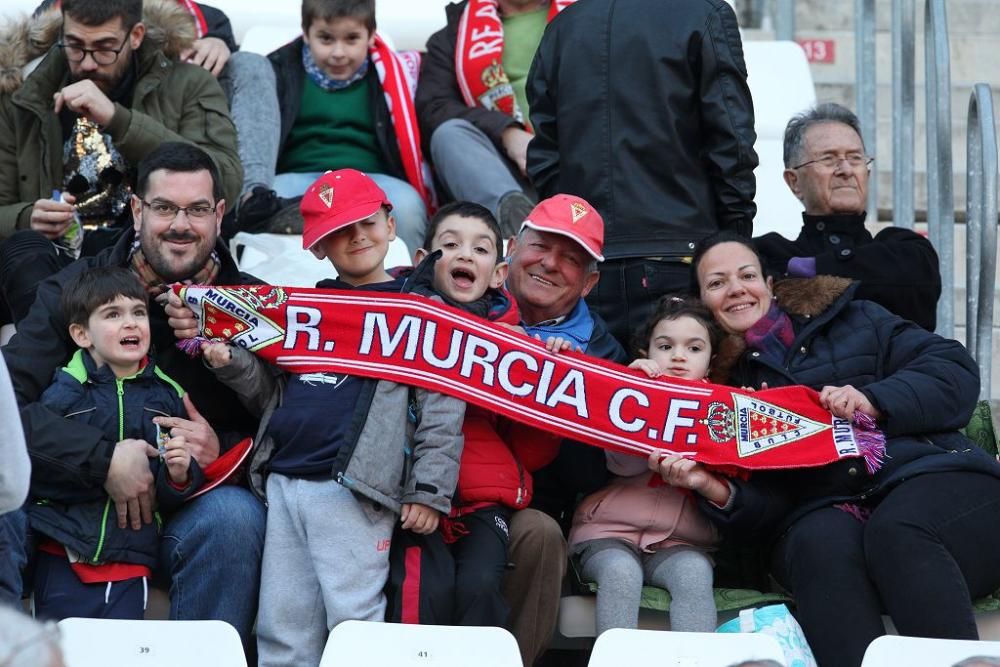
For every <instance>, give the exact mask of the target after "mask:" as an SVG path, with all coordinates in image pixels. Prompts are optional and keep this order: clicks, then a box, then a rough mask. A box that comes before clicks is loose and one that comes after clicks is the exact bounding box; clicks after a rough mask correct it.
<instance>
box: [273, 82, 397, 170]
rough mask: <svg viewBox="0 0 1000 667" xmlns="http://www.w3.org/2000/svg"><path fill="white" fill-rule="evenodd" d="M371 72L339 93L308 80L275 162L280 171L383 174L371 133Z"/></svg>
mask: <svg viewBox="0 0 1000 667" xmlns="http://www.w3.org/2000/svg"><path fill="white" fill-rule="evenodd" d="M373 76H374V73H373V72H369V74H368V76H366V77H365V78H364V79H362V80H361V81H357V82H355V83H352V84H351V85H350V86H347V87H346V88H343V89H341V90H323V89H322V88H320V87H319V86H317V85H316V84H315V83H313V81H312V80H311V79H310V78H309V77H308V76H307V77H306V78H305V82H304V85H303V86H302V103H301V105H300V106H299V115H298V116H297V117H296V118H295V124H294V125H293V126H292V129H291V131H290V132H289V133H288V139H287V140H286V142H285V150H284V151H283V152H282V154H281V156H280V157H279V158H278V173H287V172H299V173H308V172H322V171H326V170H328V169H345V168H350V169H357V170H358V171H363V172H365V173H385V172H386V167H385V162H384V161H383V160H382V154H381V151H380V150H379V145H378V138H377V137H376V135H375V120H374V109H373V108H372V94H373V91H372V89H371V87H372V86H373V85H374V79H373Z"/></svg>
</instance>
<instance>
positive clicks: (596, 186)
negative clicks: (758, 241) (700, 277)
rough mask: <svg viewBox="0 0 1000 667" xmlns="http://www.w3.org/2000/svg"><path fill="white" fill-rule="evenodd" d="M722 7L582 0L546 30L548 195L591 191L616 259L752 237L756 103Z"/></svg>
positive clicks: (537, 105)
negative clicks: (723, 235) (717, 238)
mask: <svg viewBox="0 0 1000 667" xmlns="http://www.w3.org/2000/svg"><path fill="white" fill-rule="evenodd" d="M746 76H747V75H746V65H745V64H744V62H743V46H742V43H741V42H740V33H739V28H738V26H737V24H736V15H735V14H734V13H733V10H732V9H731V8H730V7H729V5H728V4H726V3H725V2H724V1H723V0H605V1H604V2H578V3H576V4H574V5H572V6H570V7H568V8H567V9H565V10H563V11H562V12H561V13H560V14H559V16H557V17H556V18H555V19H554V20H553V21H552V23H550V24H549V27H548V29H547V30H546V31H545V35H544V37H542V42H541V44H540V45H539V47H538V51H537V53H536V54H535V60H534V63H533V64H532V66H531V72H530V74H529V76H528V86H527V96H528V104H529V106H530V112H531V124H532V126H533V127H534V129H535V138H534V139H533V140H532V142H531V143H530V144H529V146H528V175H529V176H530V178H531V181H532V183H533V184H534V185H535V187H536V188H537V189H538V192H539V194H540V195H541V196H542V197H549V196H552V195H553V194H556V193H559V192H563V193H568V194H575V195H578V196H581V197H585V198H586V199H587V201H589V202H590V203H591V204H593V205H594V207H595V208H597V210H598V211H599V212H600V214H601V216H602V217H603V218H604V254H605V256H606V257H608V258H609V259H620V258H624V257H665V258H668V259H670V258H674V259H677V258H680V257H689V256H690V255H691V252H692V249H693V247H694V243H695V242H697V241H698V240H700V239H701V238H703V237H705V236H708V235H709V234H711V233H712V232H715V231H717V230H718V229H729V230H732V231H735V232H737V233H740V234H743V235H744V236H748V237H749V236H750V233H751V228H752V223H753V217H754V214H755V212H756V206H755V205H754V203H753V198H754V193H755V191H756V181H755V180H754V175H753V169H754V167H756V166H757V154H756V153H755V152H754V149H753V145H754V141H755V140H756V134H755V132H754V117H753V102H752V101H751V99H750V89H749V88H747V82H746Z"/></svg>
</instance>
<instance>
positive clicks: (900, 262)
mask: <svg viewBox="0 0 1000 667" xmlns="http://www.w3.org/2000/svg"><path fill="white" fill-rule="evenodd" d="M754 243H755V244H756V245H757V249H758V250H759V251H760V254H761V256H762V257H763V259H764V263H765V264H766V265H767V270H768V271H769V272H770V273H771V275H772V276H774V278H775V280H778V279H780V278H781V277H783V276H784V275H785V272H786V270H787V268H788V260H790V259H791V258H793V257H815V258H816V274H817V275H827V276H840V277H842V278H850V279H851V280H857V281H859V282H860V283H861V284H860V285H859V286H858V290H857V292H856V293H855V298H857V299H867V300H869V301H874V302H875V303H877V304H879V305H881V306H884V307H885V308H886V309H887V310H889V311H890V312H893V313H895V314H896V315H899V316H900V317H902V318H903V319H904V320H911V321H913V322H916V323H917V324H919V325H920V326H922V327H923V328H925V329H927V330H928V331H934V326H935V324H936V323H937V302H938V298H939V297H940V296H941V272H940V270H939V268H938V256H937V253H936V252H935V251H934V246H933V245H931V242H930V241H928V240H927V239H926V238H925V237H923V236H921V235H920V234H918V233H916V232H914V231H913V230H910V229H903V228H902V227H886V228H885V229H883V230H881V231H880V232H879V233H878V234H876V235H875V237H874V238H873V237H872V235H871V233H870V232H869V231H868V230H867V229H866V228H865V214H864V213H861V214H859V215H807V214H805V213H803V214H802V229H801V231H799V237H798V238H797V239H795V240H794V241H792V240H790V239H786V238H785V237H784V236H782V235H781V234H778V233H776V232H772V233H770V234H765V235H764V236H760V237H757V238H755V239H754Z"/></svg>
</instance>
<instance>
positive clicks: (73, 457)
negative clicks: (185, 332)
mask: <svg viewBox="0 0 1000 667" xmlns="http://www.w3.org/2000/svg"><path fill="white" fill-rule="evenodd" d="M132 241H133V232H132V231H131V230H129V231H128V232H126V233H125V234H123V235H122V238H121V239H119V242H118V243H117V245H115V246H114V247H111V248H107V249H106V250H104V251H102V252H101V253H99V254H98V255H96V256H94V257H87V258H84V259H79V260H77V261H76V262H73V263H72V264H70V265H69V266H67V267H66V268H65V269H63V270H62V271H60V272H59V273H57V274H56V275H54V276H52V277H51V278H47V279H46V280H45V281H44V282H42V283H41V284H40V285H39V286H38V295H37V297H36V300H35V303H34V304H33V305H32V307H31V311H30V312H29V313H28V316H27V317H26V318H25V319H23V320H22V321H21V322H20V323H18V328H17V334H15V336H14V338H12V339H11V341H10V343H9V344H8V345H7V346H5V347H4V348H3V355H4V360H5V361H6V362H7V366H8V368H9V369H10V376H11V381H12V382H13V385H14V393H15V395H16V396H17V401H18V404H19V405H20V406H21V421H22V422H23V425H24V434H25V440H26V441H27V443H28V452H29V454H30V455H31V462H32V494H33V495H36V496H42V497H46V498H57V499H59V500H62V501H63V502H80V501H87V500H92V499H93V498H94V497H95V495H101V494H104V490H103V488H102V487H103V485H104V482H105V479H106V478H107V474H108V466H109V465H110V463H111V455H112V453H113V452H114V448H115V442H114V441H113V440H110V439H108V438H107V437H105V435H104V433H103V431H102V430H101V429H98V428H94V427H92V426H88V425H86V424H81V423H80V422H77V421H72V420H69V419H64V418H63V417H61V416H59V415H57V414H55V413H54V412H52V411H51V410H49V409H48V408H47V407H45V406H44V405H42V404H41V403H39V402H38V399H39V398H40V397H41V395H42V392H43V391H44V390H45V389H46V387H48V385H49V383H50V382H51V381H52V376H53V374H54V373H55V371H56V369H58V368H59V367H61V366H63V365H64V364H65V363H66V362H67V361H68V360H69V358H70V357H71V356H72V355H73V353H74V352H75V351H76V349H77V348H76V345H74V343H73V341H72V340H71V339H70V337H69V329H68V326H69V325H68V323H67V322H66V320H65V318H64V317H63V315H62V310H61V308H60V299H61V297H62V291H63V286H64V285H65V284H66V283H67V282H68V281H69V280H70V279H71V278H73V277H75V276H77V275H78V274H80V273H82V272H83V271H86V270H87V269H89V268H91V267H95V266H128V265H129V251H130V249H131V246H132ZM216 250H217V252H218V254H219V259H220V261H221V263H222V266H221V269H220V272H219V275H218V277H217V278H216V281H215V284H217V285H239V284H251V283H259V282H260V281H259V280H257V279H255V278H253V277H252V276H249V275H247V274H244V273H241V272H240V271H239V269H238V268H237V267H236V263H235V262H234V261H233V258H232V257H231V256H230V255H229V253H228V251H227V250H226V248H225V247H224V246H223V245H222V244H221V243H220V244H219V245H218V246H217V248H216ZM149 326H150V337H151V342H152V348H153V349H154V351H155V354H156V358H157V364H158V366H159V367H160V368H162V369H163V371H164V372H166V373H167V374H168V375H169V376H170V377H171V378H173V379H174V380H175V381H176V382H177V383H178V384H180V386H182V387H184V388H185V389H186V390H187V391H188V392H190V397H191V400H192V401H193V402H194V405H195V407H196V408H197V409H198V411H199V412H200V413H201V414H202V415H203V416H204V417H205V418H206V419H207V420H208V422H209V424H211V425H212V427H213V428H214V429H215V432H216V433H217V434H218V435H219V442H220V446H221V449H222V450H226V449H228V448H229V447H230V446H232V445H233V444H235V443H236V442H238V441H239V440H240V439H242V438H244V437H246V436H249V435H253V433H254V431H255V430H256V426H257V420H256V418H255V417H252V416H251V415H250V414H249V413H248V412H247V411H246V410H245V409H244V408H243V406H242V404H241V403H240V401H239V399H238V398H237V397H236V394H235V393H234V392H233V391H232V390H230V389H229V388H228V387H226V386H225V385H223V384H222V383H221V382H220V381H219V380H218V379H216V377H215V375H214V374H213V373H212V372H211V371H209V369H208V368H207V367H206V366H205V364H204V363H203V362H202V360H201V359H192V358H190V357H189V356H187V354H185V353H184V352H182V351H181V350H180V349H178V348H177V347H176V346H175V343H176V342H177V339H176V337H175V336H174V332H173V329H172V328H171V327H170V325H169V324H168V323H167V318H166V314H165V313H164V311H163V308H162V307H161V306H160V305H158V304H157V303H155V302H150V307H149Z"/></svg>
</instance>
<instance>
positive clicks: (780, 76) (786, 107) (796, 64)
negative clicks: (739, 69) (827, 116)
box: [743, 41, 816, 239]
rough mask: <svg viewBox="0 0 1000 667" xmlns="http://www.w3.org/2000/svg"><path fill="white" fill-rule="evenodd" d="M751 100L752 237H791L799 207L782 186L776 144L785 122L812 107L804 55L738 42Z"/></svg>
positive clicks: (784, 47) (790, 46) (789, 47)
mask: <svg viewBox="0 0 1000 667" xmlns="http://www.w3.org/2000/svg"><path fill="white" fill-rule="evenodd" d="M743 52H744V56H745V57H746V63H747V74H748V84H749V86H750V94H751V95H752V96H753V108H754V129H755V130H756V132H757V143H755V144H754V149H755V150H756V151H757V157H759V158H760V164H759V165H758V167H757V169H755V170H754V175H755V176H756V177H757V196H756V197H755V198H754V201H755V202H756V204H757V217H756V218H754V223H753V233H754V236H760V235H761V234H766V233H767V232H778V233H780V234H782V235H783V236H786V237H788V238H792V239H794V238H795V237H797V236H798V235H799V229H800V228H801V227H802V210H803V209H802V203H801V202H800V201H799V200H798V199H796V198H795V196H794V195H793V194H792V193H791V191H790V190H789V189H788V186H787V185H785V181H784V179H783V177H782V172H784V170H785V164H784V160H783V159H782V141H783V139H784V135H785V126H786V125H787V124H788V121H789V119H790V118H791V117H792V116H794V115H795V114H797V113H799V112H800V111H804V110H806V109H808V108H809V107H811V106H813V105H815V104H816V87H815V86H814V85H813V80H812V73H811V72H810V71H809V63H808V61H807V60H806V55H805V52H804V51H803V50H802V47H800V46H799V45H798V44H796V43H795V42H758V41H745V42H743Z"/></svg>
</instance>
